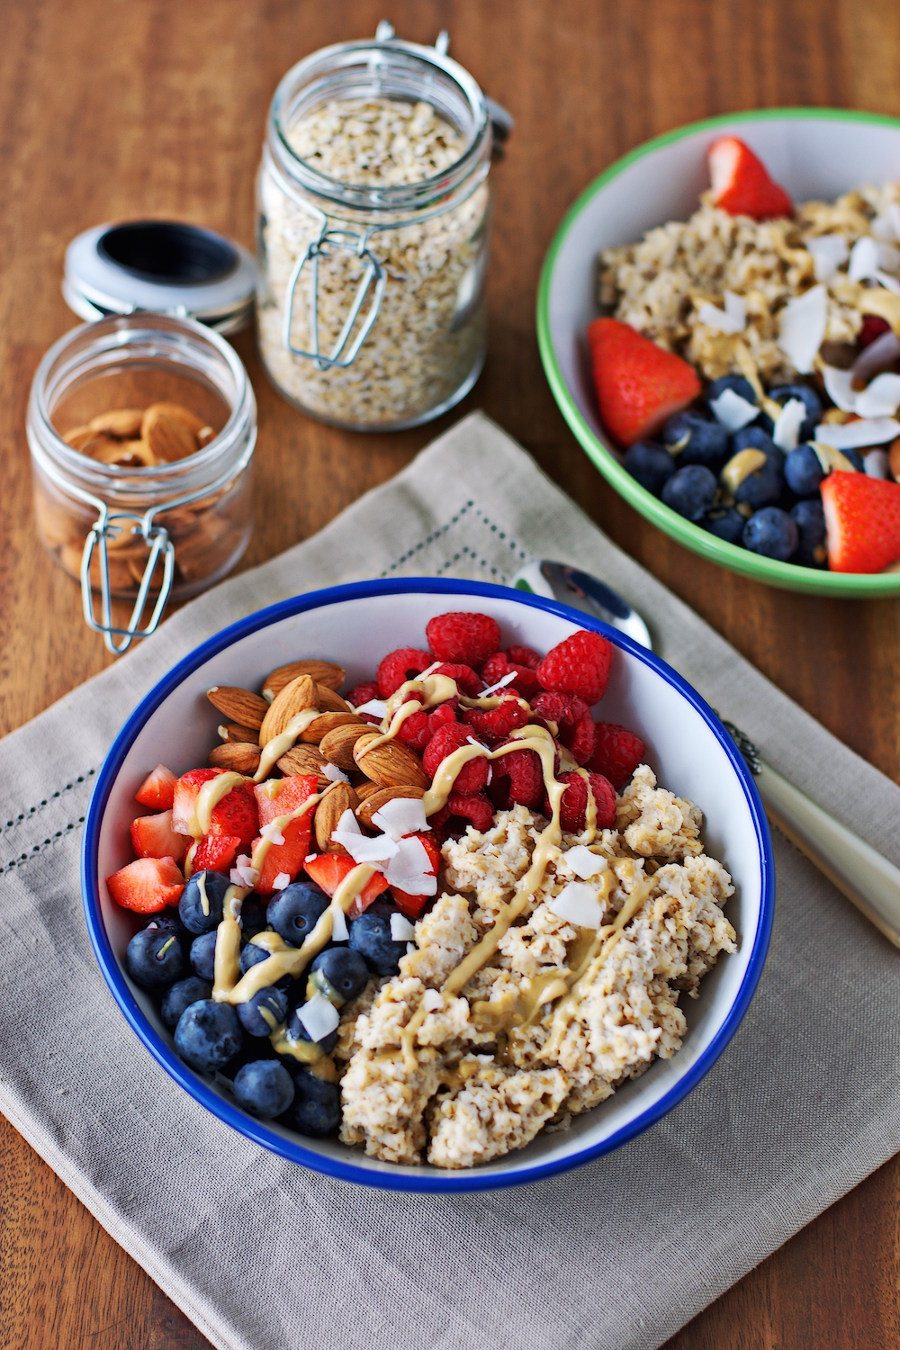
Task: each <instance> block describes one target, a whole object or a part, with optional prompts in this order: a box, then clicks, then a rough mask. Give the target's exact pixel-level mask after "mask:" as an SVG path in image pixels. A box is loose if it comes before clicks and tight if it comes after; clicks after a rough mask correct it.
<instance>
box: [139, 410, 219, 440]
mask: <svg viewBox="0 0 900 1350" xmlns="http://www.w3.org/2000/svg"><path fill="white" fill-rule="evenodd" d="M151 413H153V414H154V416H161V415H164V416H166V417H174V418H175V419H176V420H177V421H179V422H183V423H184V425H185V426H186V427H187V428H188V430H189V431H190V432H191V434H192V435H194V436H199V435H200V432H201V431H206V430H207V427H206V423H205V422H204V421H203V418H202V417H198V416H197V414H196V413H193V412H191V410H190V408H186V407H185V406H184V404H183V403H151V404H150V407H149V408H148V409H147V411H146V412H145V413H144V416H145V417H149V415H150V414H151ZM209 430H210V431H211V430H212V428H211V427H210V428H209Z"/></svg>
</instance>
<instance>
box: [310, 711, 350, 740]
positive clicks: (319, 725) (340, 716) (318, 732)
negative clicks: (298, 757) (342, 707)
mask: <svg viewBox="0 0 900 1350" xmlns="http://www.w3.org/2000/svg"><path fill="white" fill-rule="evenodd" d="M360 721H361V719H360V718H359V717H357V716H356V714H355V713H351V712H326V713H322V714H321V715H320V716H319V717H317V718H316V719H315V721H313V722H310V724H309V726H308V727H307V728H306V730H305V731H302V732H301V733H300V739H301V741H305V742H306V744H307V745H319V744H320V743H321V741H322V740H323V739H324V738H325V737H326V736H327V735H328V733H329V731H333V730H334V729H335V727H344V726H356V725H357V723H358V722H360Z"/></svg>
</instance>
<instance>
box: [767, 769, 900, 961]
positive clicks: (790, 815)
mask: <svg viewBox="0 0 900 1350" xmlns="http://www.w3.org/2000/svg"><path fill="white" fill-rule="evenodd" d="M756 784H757V787H758V788H759V791H760V795H761V797H762V799H763V801H764V802H765V805H766V810H767V811H768V813H769V815H770V816H771V818H772V820H773V821H774V823H775V824H776V825H777V826H778V827H779V829H780V830H781V831H782V832H783V833H784V834H786V835H787V837H788V839H790V841H791V843H792V844H794V845H796V847H797V848H798V849H799V850H800V852H801V853H803V854H805V856H806V857H807V858H809V860H810V862H811V863H814V864H815V866H816V867H817V868H818V869H819V871H820V872H823V873H824V874H825V876H826V877H827V878H828V880H829V881H830V882H831V884H832V885H833V886H836V887H837V889H838V890H839V891H841V892H842V893H843V894H844V895H846V897H847V899H848V900H849V901H851V903H852V904H854V905H855V906H856V908H857V909H858V910H859V911H860V913H861V914H864V915H865V916H866V918H867V919H868V920H869V921H870V922H871V923H873V924H874V925H875V927H876V928H878V929H879V930H880V931H881V932H882V933H884V935H885V937H886V938H887V939H888V940H889V941H890V942H892V943H893V944H894V946H895V947H900V868H897V867H895V866H894V864H893V863H892V862H890V861H889V860H888V859H887V858H885V857H882V855H881V854H880V853H878V852H877V851H876V850H875V849H874V848H872V847H871V845H869V844H867V843H865V841H864V840H862V839H860V838H859V837H858V836H857V835H855V834H854V833H853V832H852V830H849V829H848V828H847V826H846V825H842V824H841V823H840V821H838V820H835V819H834V817H833V816H830V815H829V814H828V812H827V811H823V809H822V807H821V806H817V805H816V803H815V802H814V801H811V800H810V798H809V797H807V796H806V794H805V793H803V792H801V791H800V789H799V788H797V787H795V786H794V785H793V783H789V782H788V781H787V779H786V778H782V776H781V774H780V773H778V772H777V770H775V769H773V768H772V767H771V765H769V764H765V763H764V764H762V765H761V766H760V772H759V775H758V777H757V779H756Z"/></svg>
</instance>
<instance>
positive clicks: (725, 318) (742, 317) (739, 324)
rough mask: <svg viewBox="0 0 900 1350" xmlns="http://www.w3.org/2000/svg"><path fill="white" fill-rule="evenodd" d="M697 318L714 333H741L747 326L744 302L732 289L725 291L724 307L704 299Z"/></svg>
mask: <svg viewBox="0 0 900 1350" xmlns="http://www.w3.org/2000/svg"><path fill="white" fill-rule="evenodd" d="M729 299H730V303H729ZM697 318H698V320H699V321H700V323H702V324H705V325H706V327H707V328H711V329H712V330H713V332H714V333H741V332H743V330H744V329H745V328H746V326H747V315H746V311H745V309H744V302H743V300H741V298H740V296H739V295H734V294H733V293H732V292H730V291H726V293H725V308H724V309H719V307H718V306H717V305H711V304H710V303H709V301H708V300H704V302H703V304H702V305H701V306H700V307H699V309H698V310H697Z"/></svg>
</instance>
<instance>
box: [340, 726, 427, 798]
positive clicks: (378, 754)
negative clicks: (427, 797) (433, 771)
mask: <svg viewBox="0 0 900 1350" xmlns="http://www.w3.org/2000/svg"><path fill="white" fill-rule="evenodd" d="M378 740H380V734H379V733H378V732H373V733H371V734H370V735H368V736H360V738H359V740H358V741H357V742H356V745H355V746H354V747H353V758H354V759H355V760H356V764H357V767H358V768H360V769H361V770H362V772H363V773H364V774H365V775H366V777H367V778H370V779H371V780H372V782H373V783H377V784H378V786H379V787H406V786H409V787H421V788H422V789H423V790H424V789H426V788H427V787H428V786H429V783H430V781H431V780H430V779H429V777H428V774H427V773H426V772H425V770H424V769H423V767H422V761H421V760H420V759H419V757H418V755H416V754H414V753H413V751H412V750H410V749H409V748H408V747H407V746H405V745H401V744H400V743H399V742H397V741H385V742H384V743H383V744H382V745H375V742H376V741H378ZM373 745H375V748H374V749H370V748H369V747H370V746H373Z"/></svg>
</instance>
